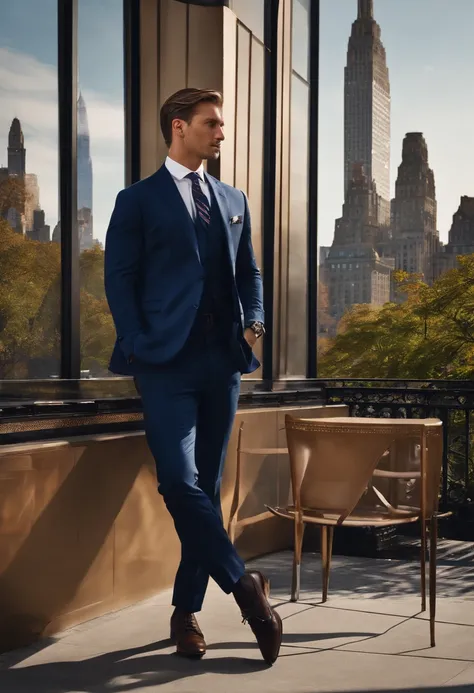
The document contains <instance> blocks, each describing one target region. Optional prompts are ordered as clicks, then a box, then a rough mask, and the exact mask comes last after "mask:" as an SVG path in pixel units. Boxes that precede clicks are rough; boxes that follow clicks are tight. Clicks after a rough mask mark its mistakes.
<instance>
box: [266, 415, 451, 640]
mask: <svg viewBox="0 0 474 693" xmlns="http://www.w3.org/2000/svg"><path fill="white" fill-rule="evenodd" d="M286 433H287V441H288V451H289V462H290V472H291V484H292V490H293V504H292V505H288V506H286V507H268V510H269V511H270V512H272V513H274V514H275V515H277V516H279V517H284V518H287V519H288V520H291V521H292V522H294V536H295V542H294V558H293V579H292V587H291V599H292V601H297V600H298V598H299V591H300V567H301V550H302V543H303V534H304V528H305V525H306V523H308V522H311V523H314V524H318V525H320V527H321V558H322V568H323V602H324V601H326V600H327V594H328V585H329V572H330V566H331V556H332V544H333V534H334V528H335V527H337V526H339V525H342V524H344V525H347V526H352V527H362V526H374V527H377V526H378V527H384V526H391V525H399V524H405V523H411V522H420V527H421V561H420V564H421V592H422V610H424V609H425V608H426V547H427V524H428V523H429V524H430V551H429V557H430V581H429V588H430V589H429V592H430V635H431V646H432V647H433V646H434V644H435V615H436V546H437V519H438V517H437V510H438V492H439V484H440V477H441V467H442V445H443V442H442V441H443V437H442V423H441V421H439V420H438V419H416V420H415V419H366V418H364V419H362V418H338V419H329V418H323V419H317V420H308V419H297V418H294V417H293V416H290V415H288V416H287V417H286ZM416 446H419V454H418V456H417V455H416V454H414V455H411V456H410V455H407V449H415V450H416ZM387 480H388V481H391V482H393V481H394V480H397V482H398V485H399V486H400V482H402V484H401V489H400V488H397V492H398V497H395V495H394V494H392V495H391V496H389V498H388V499H387V498H386V495H385V494H384V493H383V491H384V489H383V488H382V490H381V488H379V487H380V486H383V484H382V483H381V482H386V481H387ZM403 485H404V486H403ZM403 488H404V489H405V490H404V491H403ZM401 491H403V492H401Z"/></svg>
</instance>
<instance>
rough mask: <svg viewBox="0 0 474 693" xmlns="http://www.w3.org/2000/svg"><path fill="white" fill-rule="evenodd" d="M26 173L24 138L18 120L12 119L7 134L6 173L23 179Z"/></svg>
mask: <svg viewBox="0 0 474 693" xmlns="http://www.w3.org/2000/svg"><path fill="white" fill-rule="evenodd" d="M25 172H26V149H25V138H24V137H23V131H22V129H21V124H20V121H19V120H18V118H13V120H12V124H11V126H10V132H9V133H8V173H9V175H11V176H20V177H22V178H23V177H24V175H25Z"/></svg>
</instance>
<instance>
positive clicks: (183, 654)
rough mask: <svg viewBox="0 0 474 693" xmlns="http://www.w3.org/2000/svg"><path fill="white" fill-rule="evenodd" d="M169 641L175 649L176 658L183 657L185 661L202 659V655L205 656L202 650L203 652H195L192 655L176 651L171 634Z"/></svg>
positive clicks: (174, 639) (174, 641)
mask: <svg viewBox="0 0 474 693" xmlns="http://www.w3.org/2000/svg"><path fill="white" fill-rule="evenodd" d="M170 640H171V644H172V645H174V646H175V647H176V654H177V655H178V657H185V658H186V659H202V658H203V657H204V655H205V654H206V650H204V652H195V653H192V654H191V653H188V652H182V651H180V650H178V647H177V644H176V638H175V637H174V635H173V634H172V633H171V634H170Z"/></svg>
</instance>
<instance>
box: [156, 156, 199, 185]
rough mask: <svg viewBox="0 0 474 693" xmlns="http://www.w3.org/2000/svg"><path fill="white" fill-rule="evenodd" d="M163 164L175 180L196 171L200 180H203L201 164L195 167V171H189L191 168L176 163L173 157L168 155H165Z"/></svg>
mask: <svg viewBox="0 0 474 693" xmlns="http://www.w3.org/2000/svg"><path fill="white" fill-rule="evenodd" d="M165 166H166V168H167V169H168V171H169V172H170V173H171V175H172V176H173V178H176V180H183V178H186V176H187V175H188V174H189V173H197V174H198V176H199V177H200V179H201V180H202V181H204V165H203V164H201V165H200V167H199V168H198V169H197V171H191V169H189V168H187V167H186V166H183V165H182V164H178V162H177V161H174V159H171V158H170V157H169V156H167V157H166V161H165Z"/></svg>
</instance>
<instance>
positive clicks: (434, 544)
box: [430, 515, 438, 647]
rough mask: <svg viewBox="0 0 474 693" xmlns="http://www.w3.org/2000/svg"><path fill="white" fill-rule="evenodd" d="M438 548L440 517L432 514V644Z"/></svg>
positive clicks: (432, 637) (431, 642) (432, 645)
mask: <svg viewBox="0 0 474 693" xmlns="http://www.w3.org/2000/svg"><path fill="white" fill-rule="evenodd" d="M437 548H438V518H437V517H436V515H432V516H431V523H430V644H431V647H434V646H435V645H436V642H435V627H436V552H437Z"/></svg>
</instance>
